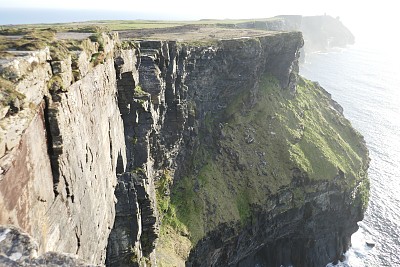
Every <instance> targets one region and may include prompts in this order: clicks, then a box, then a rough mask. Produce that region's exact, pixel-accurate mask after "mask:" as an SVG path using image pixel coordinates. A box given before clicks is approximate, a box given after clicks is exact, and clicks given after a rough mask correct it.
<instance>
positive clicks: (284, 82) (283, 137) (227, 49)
mask: <svg viewBox="0 0 400 267" xmlns="http://www.w3.org/2000/svg"><path fill="white" fill-rule="evenodd" d="M294 24H296V23H294ZM296 25H297V24H296ZM207 30H208V29H206V30H205V31H204V34H206V33H207ZM220 31H222V30H221V29H220V28H218V31H214V33H215V32H218V33H219V32H220ZM232 33H233V32H232V31H229V34H232ZM225 36H226V35H225ZM214 37H215V36H214ZM214 37H213V41H211V42H203V43H200V44H198V43H190V42H179V41H176V40H170V41H150V40H145V41H143V40H142V41H125V42H123V43H121V42H120V41H119V40H118V38H117V37H116V36H110V35H105V34H103V35H97V36H94V37H92V38H91V39H92V42H90V41H85V43H84V45H82V46H83V47H84V49H83V50H82V51H75V50H74V51H75V52H71V53H70V54H67V56H65V57H56V55H54V53H52V52H50V51H49V50H45V51H42V52H41V53H42V54H40V56H39V55H33V58H34V60H32V59H21V58H20V59H17V60H16V61H10V62H8V63H6V64H3V65H2V66H3V67H2V75H3V76H4V77H5V78H7V79H8V80H10V81H12V82H13V83H14V84H15V85H16V87H15V88H11V89H7V90H8V91H7V92H14V91H13V90H15V92H14V95H13V96H12V97H11V95H12V94H11V93H7V94H8V95H9V96H10V97H9V99H8V100H7V103H10V104H9V106H10V107H5V108H4V112H2V114H3V113H4V116H3V117H2V125H4V127H3V128H2V131H3V137H2V139H1V142H0V143H1V146H0V148H2V150H0V152H2V153H3V154H2V155H0V157H1V159H0V167H1V180H0V183H1V187H0V205H1V208H2V209H1V210H2V212H1V213H0V223H1V224H13V225H17V226H19V227H21V228H22V229H24V230H25V231H26V232H28V233H29V234H30V235H31V236H33V238H35V239H36V240H37V242H38V250H39V253H44V252H46V251H57V252H67V253H72V254H76V255H78V256H79V258H81V259H83V260H85V261H86V262H88V263H90V264H96V265H97V264H98V265H101V264H104V263H105V264H106V265H107V266H147V265H155V264H157V263H160V264H165V263H166V264H168V263H169V264H172V265H178V264H177V263H171V262H168V260H169V259H172V258H174V259H178V260H179V261H180V262H179V264H184V261H187V264H189V265H190V264H191V265H192V266H209V265H214V266H226V265H237V266H247V265H251V264H254V265H257V264H259V265H260V266H268V265H271V264H272V265H279V264H295V265H296V266H319V265H321V264H323V263H327V262H329V261H334V260H337V259H338V258H340V256H341V254H342V253H343V252H344V251H345V250H346V249H347V248H348V246H349V242H350V240H349V236H350V234H351V233H352V232H354V231H355V229H356V227H357V226H356V221H358V220H360V219H361V218H362V213H363V210H364V209H365V197H366V196H367V187H368V186H367V183H366V180H365V179H366V178H365V173H364V172H365V169H366V167H367V165H368V160H367V152H366V149H365V146H364V145H363V142H362V138H361V137H360V136H359V135H358V134H357V133H356V132H355V131H354V130H352V128H351V126H350V124H349V123H348V121H347V120H345V119H344V118H343V117H342V115H341V114H340V112H338V110H339V109H340V108H339V107H338V105H337V104H336V103H335V102H333V101H332V100H331V99H330V97H329V96H328V95H327V94H326V92H324V91H323V90H322V89H321V88H320V87H319V86H318V85H316V84H311V83H310V82H308V81H305V80H303V79H302V78H299V76H298V58H299V49H300V48H301V47H302V45H303V39H302V35H301V33H300V32H276V33H265V34H261V35H260V34H259V33H258V32H257V35H254V36H252V37H248V36H244V37H238V38H233V39H232V38H221V39H220V40H215V39H216V38H214ZM29 62H36V63H35V64H33V65H29V64H31V63H29ZM22 63H23V64H22ZM18 66H19V67H18ZM22 66H25V67H24V69H23V70H22ZM18 70H19V71H20V73H21V74H19V72H18ZM35 77H36V78H35ZM17 93H21V94H22V95H24V97H22V96H20V95H19V94H17ZM333 103H334V104H335V105H333ZM2 110H3V108H2ZM314 111H318V112H314ZM321 114H322V115H321ZM321 116H323V117H321ZM12 122H13V123H12ZM342 155H343V156H342ZM348 162H349V163H348ZM16 179H18V181H19V182H18V183H17V184H16V183H15V180H16ZM338 213H340V214H339V215H338ZM333 215H336V216H338V218H339V220H337V221H335V222H333V223H332V222H330V223H328V221H329V219H328V218H329V217H330V216H333ZM342 220H343V221H342ZM338 222H339V223H338ZM175 237H176V240H174V238H175ZM183 239H184V240H185V242H186V241H187V242H188V243H189V244H190V243H191V244H192V246H193V247H192V250H191V253H190V257H189V255H188V254H189V251H188V250H190V248H189V246H186V247H185V248H184V249H182V250H180V251H178V250H177V249H175V245H174V242H175V243H177V242H180V241H177V240H183ZM159 240H161V241H162V242H161V241H160V242H158V241H159ZM168 244H169V246H172V247H174V248H173V249H172V248H171V247H168ZM159 255H161V256H162V257H161V256H159ZM187 257H189V258H187Z"/></svg>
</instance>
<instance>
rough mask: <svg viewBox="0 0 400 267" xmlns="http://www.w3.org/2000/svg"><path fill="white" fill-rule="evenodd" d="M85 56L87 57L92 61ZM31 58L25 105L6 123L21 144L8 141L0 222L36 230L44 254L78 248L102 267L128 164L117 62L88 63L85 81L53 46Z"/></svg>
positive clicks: (24, 77) (23, 81)
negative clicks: (120, 172) (56, 57)
mask: <svg viewBox="0 0 400 267" xmlns="http://www.w3.org/2000/svg"><path fill="white" fill-rule="evenodd" d="M104 38H105V53H113V51H114V42H115V41H113V40H111V39H110V38H109V37H108V36H106V35H104ZM85 53H86V52H82V54H81V58H82V57H86V58H87V59H90V55H85ZM24 60H25V59H24V58H21V59H16V60H15V61H14V62H15V63H13V64H9V65H8V66H5V67H4V68H3V72H4V71H5V70H7V68H9V69H10V68H11V67H13V69H10V71H13V73H16V74H18V72H17V70H21V68H19V69H18V68H16V67H15V66H18V64H19V66H20V67H21V66H23V65H22V63H24ZM27 61H28V62H36V64H34V65H30V66H31V68H30V69H29V70H25V72H22V73H21V74H20V76H19V77H16V84H17V89H18V90H19V91H20V92H21V93H24V94H25V95H26V98H25V99H24V105H23V106H21V110H19V112H18V113H16V114H12V115H10V116H7V117H5V118H3V120H2V122H3V124H4V125H5V127H6V129H7V130H8V131H7V134H8V135H10V134H14V139H15V142H13V145H14V146H11V145H10V144H9V143H7V144H6V151H5V155H3V156H2V158H1V160H0V166H1V168H2V173H1V179H0V210H1V213H0V224H13V225H17V226H19V227H21V228H23V229H24V230H25V231H27V232H28V233H30V234H31V235H32V236H33V237H34V238H35V239H36V240H37V241H38V243H39V252H45V251H59V252H67V253H73V254H77V255H78V256H79V257H80V258H81V259H83V260H85V261H86V262H89V263H92V264H103V263H104V262H105V256H106V254H105V247H106V245H107V238H108V235H109V232H110V230H111V228H112V226H113V223H114V217H115V196H114V188H115V186H116V184H117V179H116V175H117V166H118V167H119V168H120V169H123V168H124V167H125V164H126V151H125V139H124V132H123V124H122V119H121V116H120V111H119V108H118V105H117V91H116V73H115V68H114V60H113V58H112V57H109V58H108V59H106V60H105V61H104V63H103V64H99V65H97V66H94V65H93V64H92V65H90V62H88V61H84V62H86V63H85V64H86V66H87V67H89V69H87V70H86V72H84V71H81V75H82V77H81V79H80V80H79V81H74V80H73V76H72V66H71V60H70V59H68V58H67V59H65V60H63V61H52V60H51V57H50V56H49V54H48V51H47V54H46V55H45V56H44V60H42V59H41V58H40V55H38V56H37V55H36V56H35V55H34V56H29V57H27ZM21 62H22V63H21ZM80 67H81V69H83V65H82V64H81V65H80ZM56 76H58V77H60V79H61V82H59V83H56V82H55V81H54V77H56ZM49 89H50V91H49ZM15 125H20V129H18V131H17V130H14V128H15V127H16V126H15ZM14 139H13V140H14ZM4 140H11V139H10V138H8V137H6V138H5V139H4ZM4 140H2V141H4Z"/></svg>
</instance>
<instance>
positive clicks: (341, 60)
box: [300, 43, 400, 267]
mask: <svg viewBox="0 0 400 267" xmlns="http://www.w3.org/2000/svg"><path fill="white" fill-rule="evenodd" d="M399 64H400V54H399V52H398V48H397V47H395V46H394V47H388V46H387V44H384V43H382V44H380V45H378V46H373V45H369V44H368V43H366V44H365V45H363V44H360V45H354V46H351V47H348V48H344V49H336V50H332V51H329V52H327V53H314V54H310V55H307V56H306V62H305V63H303V64H301V66H300V73H301V75H302V76H304V77H306V78H308V79H310V80H313V81H318V82H319V83H320V84H321V86H323V87H324V88H325V89H326V90H327V91H328V92H329V93H331V94H332V97H333V99H335V100H336V101H337V102H339V104H341V105H342V107H343V108H344V115H345V116H346V117H347V118H348V119H349V120H350V121H351V123H352V125H353V127H355V128H356V129H357V130H358V131H359V132H360V133H361V134H362V135H363V136H364V138H365V140H366V143H367V146H368V149H369V151H370V158H371V163H370V167H369V171H368V174H369V178H370V181H371V191H370V193H371V195H370V200H369V205H368V208H367V211H366V213H365V217H364V220H363V221H362V222H359V230H358V231H357V232H356V233H355V234H353V236H352V238H351V242H352V247H351V249H350V250H349V251H348V252H347V253H346V260H345V261H344V262H343V263H339V264H338V265H337V266H352V267H361V266H362V267H364V266H371V267H372V266H373V267H378V266H400V65H399ZM332 219H333V220H334V218H332ZM367 241H368V242H373V243H375V246H374V247H369V246H368V245H367V244H366V242H367ZM330 266H332V265H330Z"/></svg>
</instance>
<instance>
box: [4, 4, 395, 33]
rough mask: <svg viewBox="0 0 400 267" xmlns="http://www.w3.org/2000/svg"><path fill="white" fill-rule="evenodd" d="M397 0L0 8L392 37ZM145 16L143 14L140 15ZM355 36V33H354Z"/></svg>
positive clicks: (5, 5)
mask: <svg viewBox="0 0 400 267" xmlns="http://www.w3.org/2000/svg"><path fill="white" fill-rule="evenodd" d="M396 3H397V1H394V0H380V1H376V0H374V1H371V0H364V1H355V0H353V1H351V0H330V1H324V0H301V1H298V0H264V1H260V0H244V1H240V2H238V1H232V0H231V1H226V0H201V1H199V0H197V1H184V0H168V1H167V0H150V1H145V0H140V1H138V0H112V1H111V0H67V1H55V0H0V11H1V9H2V8H3V9H4V8H7V7H9V8H48V9H86V10H88V9H90V10H104V12H109V13H111V12H117V11H124V12H126V13H128V12H134V13H135V14H142V15H137V16H138V17H137V19H145V17H143V16H145V15H149V16H150V17H151V18H152V19H156V18H160V19H192V20H193V19H206V18H208V19H210V18H213V19H226V18H265V17H272V16H276V15H282V14H285V15H286V14H290V15H292V14H296V15H298V14H300V15H323V14H328V15H331V16H333V17H337V16H339V17H340V20H341V21H342V22H343V23H344V24H345V25H346V26H348V27H349V28H350V30H352V31H353V32H358V33H359V34H363V35H364V36H366V35H367V34H370V33H371V32H374V34H376V33H380V34H382V33H383V34H385V35H388V34H395V33H396V32H397V29H395V28H396V27H395V25H397V24H398V23H397V22H396V19H397V16H398V14H397V13H398V12H396V11H398V9H397V4H396ZM143 14H145V15H143ZM140 16H141V17H140ZM356 36H357V34H356Z"/></svg>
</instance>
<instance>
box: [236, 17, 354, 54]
mask: <svg viewBox="0 0 400 267" xmlns="http://www.w3.org/2000/svg"><path fill="white" fill-rule="evenodd" d="M235 27H239V28H251V29H262V30H268V31H301V32H302V33H303V37H304V49H303V50H302V52H301V53H302V55H301V56H302V58H303V57H304V56H305V54H307V53H312V52H316V51H326V50H328V49H330V48H333V47H344V46H346V45H349V44H354V41H355V38H354V35H353V34H352V33H351V32H350V30H349V29H348V28H347V27H346V26H345V25H344V24H343V23H342V22H341V21H340V19H339V18H338V17H337V18H333V17H331V16H329V15H323V16H300V15H282V16H276V17H273V18H270V19H266V20H255V21H248V22H241V23H237V24H236V25H235Z"/></svg>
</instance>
